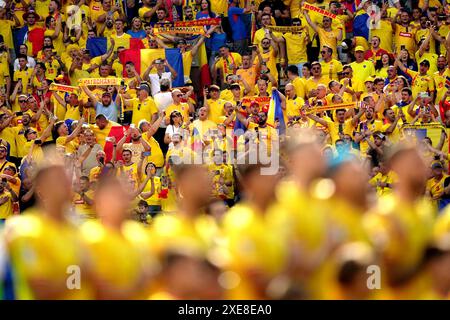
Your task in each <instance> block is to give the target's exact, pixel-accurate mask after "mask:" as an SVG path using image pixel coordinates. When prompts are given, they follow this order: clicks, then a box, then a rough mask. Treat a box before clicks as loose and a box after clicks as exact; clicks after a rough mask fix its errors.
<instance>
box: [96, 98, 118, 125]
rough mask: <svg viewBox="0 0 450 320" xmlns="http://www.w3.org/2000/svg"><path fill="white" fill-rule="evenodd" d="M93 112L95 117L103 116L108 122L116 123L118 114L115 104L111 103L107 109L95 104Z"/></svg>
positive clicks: (99, 103) (98, 103) (100, 104)
mask: <svg viewBox="0 0 450 320" xmlns="http://www.w3.org/2000/svg"><path fill="white" fill-rule="evenodd" d="M95 112H96V113H97V115H99V114H103V115H104V116H105V117H106V119H108V120H109V121H114V122H117V119H118V112H117V106H116V103H115V102H111V104H110V105H109V106H107V107H105V106H103V104H102V103H101V102H97V104H96V105H95Z"/></svg>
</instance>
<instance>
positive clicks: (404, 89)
mask: <svg viewBox="0 0 450 320" xmlns="http://www.w3.org/2000/svg"><path fill="white" fill-rule="evenodd" d="M402 92H407V93H408V95H410V96H411V95H412V91H411V89H410V88H403V89H402Z"/></svg>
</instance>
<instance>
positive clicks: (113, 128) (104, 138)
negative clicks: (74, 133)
mask: <svg viewBox="0 0 450 320" xmlns="http://www.w3.org/2000/svg"><path fill="white" fill-rule="evenodd" d="M91 129H92V131H94V133H95V136H96V137H97V143H98V144H100V145H101V146H102V147H103V151H105V153H106V161H111V159H112V155H113V148H114V147H113V143H112V142H111V141H110V138H111V137H115V138H116V143H117V142H119V141H120V139H122V138H123V136H124V133H125V131H126V130H128V127H125V126H121V125H120V124H118V123H115V122H113V121H109V123H108V125H107V126H106V127H105V128H104V129H103V130H100V128H98V127H97V126H96V125H94V126H91ZM126 142H129V141H126ZM121 159H122V156H121V154H117V160H121Z"/></svg>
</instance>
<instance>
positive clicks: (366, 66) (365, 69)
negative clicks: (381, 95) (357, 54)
mask: <svg viewBox="0 0 450 320" xmlns="http://www.w3.org/2000/svg"><path fill="white" fill-rule="evenodd" d="M350 66H351V67H352V70H353V78H354V79H357V80H359V81H361V82H362V83H364V82H365V81H366V79H367V78H368V77H372V76H374V75H375V67H374V65H373V63H372V62H371V61H367V60H365V61H363V62H361V63H357V62H356V61H354V62H352V63H350Z"/></svg>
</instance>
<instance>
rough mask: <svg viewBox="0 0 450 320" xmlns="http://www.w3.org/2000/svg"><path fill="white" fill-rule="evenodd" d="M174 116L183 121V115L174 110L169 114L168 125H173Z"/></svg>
mask: <svg viewBox="0 0 450 320" xmlns="http://www.w3.org/2000/svg"><path fill="white" fill-rule="evenodd" d="M175 115H179V116H180V117H181V121H183V115H182V114H181V113H180V112H179V111H177V110H175V111H172V113H171V114H170V116H169V121H170V124H171V125H173V123H174V122H173V117H174V116H175Z"/></svg>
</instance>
